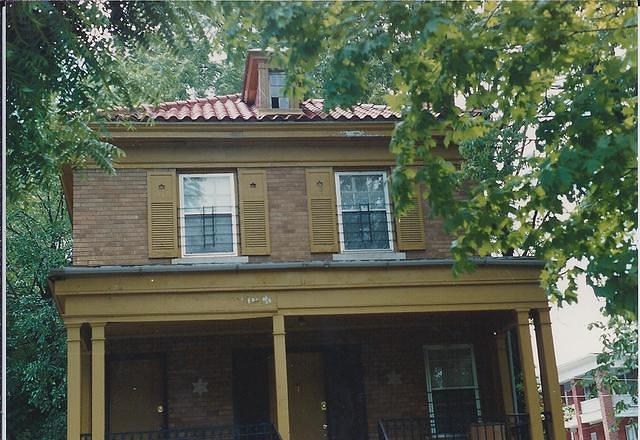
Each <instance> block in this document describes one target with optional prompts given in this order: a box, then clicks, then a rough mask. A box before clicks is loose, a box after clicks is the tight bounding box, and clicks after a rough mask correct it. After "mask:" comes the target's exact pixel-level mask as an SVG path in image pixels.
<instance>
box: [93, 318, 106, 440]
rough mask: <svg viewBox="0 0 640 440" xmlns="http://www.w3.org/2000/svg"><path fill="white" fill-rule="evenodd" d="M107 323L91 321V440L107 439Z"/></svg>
mask: <svg viewBox="0 0 640 440" xmlns="http://www.w3.org/2000/svg"><path fill="white" fill-rule="evenodd" d="M105 325H106V324H105V323H104V322H93V323H91V440H105V433H106V430H107V429H106V424H105V412H106V411H105V400H106V399H105V398H106V393H105V349H104V346H105V331H104V330H105Z"/></svg>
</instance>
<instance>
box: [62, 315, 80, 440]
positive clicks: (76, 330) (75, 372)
mask: <svg viewBox="0 0 640 440" xmlns="http://www.w3.org/2000/svg"><path fill="white" fill-rule="evenodd" d="M80 326H81V324H70V323H65V327H66V328H67V440H78V439H79V438H80V434H81V432H80V428H81V420H82V410H81V408H82V406H81V405H82V387H81V381H82V357H81V352H80V350H81V346H80Z"/></svg>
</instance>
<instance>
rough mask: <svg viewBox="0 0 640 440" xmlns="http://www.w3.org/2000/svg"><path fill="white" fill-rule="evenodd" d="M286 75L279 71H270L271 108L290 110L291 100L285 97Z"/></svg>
mask: <svg viewBox="0 0 640 440" xmlns="http://www.w3.org/2000/svg"><path fill="white" fill-rule="evenodd" d="M285 83H286V75H285V73H284V72H282V71H279V70H270V71H269V96H270V97H271V108H289V98H287V97H286V96H285V93H284V86H285Z"/></svg>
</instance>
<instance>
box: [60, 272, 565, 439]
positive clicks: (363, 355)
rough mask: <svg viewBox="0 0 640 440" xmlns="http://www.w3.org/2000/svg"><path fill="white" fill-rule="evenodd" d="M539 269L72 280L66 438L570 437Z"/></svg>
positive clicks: (67, 305)
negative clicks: (539, 384)
mask: <svg viewBox="0 0 640 440" xmlns="http://www.w3.org/2000/svg"><path fill="white" fill-rule="evenodd" d="M537 267H538V263H536V262H531V261H510V260H507V261H488V262H486V263H483V264H481V266H480V267H479V269H478V270H477V271H476V272H475V273H473V274H468V275H464V276H461V277H460V278H453V277H452V275H451V267H450V262H448V261H429V260H424V261H423V260H414V261H410V262H409V261H406V262H405V261H400V262H364V263H358V262H344V263H338V262H333V263H331V262H329V263H327V262H322V263H320V262H318V263H286V264H281V265H279V264H274V263H270V264H244V265H232V266H224V265H212V264H203V265H190V266H183V267H176V266H152V267H147V266H145V267H131V268H129V267H113V268H111V267H100V268H69V269H65V270H63V271H61V272H60V273H59V274H54V275H53V276H52V286H53V289H54V294H55V298H56V301H57V302H58V306H59V309H60V313H61V315H62V316H63V319H64V321H65V325H66V326H67V330H68V353H69V356H68V362H69V364H68V407H69V409H68V440H77V439H78V438H80V437H81V435H83V434H89V433H91V439H92V440H104V439H105V438H108V439H110V440H111V439H118V440H125V439H128V438H131V439H134V438H140V439H143V440H146V439H147V438H149V439H152V438H170V439H171V438H175V439H179V438H184V439H189V438H204V439H206V438H220V439H224V438H225V437H224V436H225V435H226V436H227V437H229V436H231V438H234V439H235V438H242V436H243V435H244V434H243V432H244V431H243V430H244V429H245V428H246V429H251V427H255V426H274V427H275V430H274V431H271V430H269V429H267V431H268V432H261V433H255V432H254V433H247V435H248V436H250V438H255V439H256V440H261V439H263V438H268V436H271V435H279V436H280V438H282V440H290V439H292V440H315V439H331V440H342V439H344V440H347V439H348V440H366V439H371V440H373V439H376V438H379V439H381V440H395V439H398V440H404V439H413V438H422V439H426V438H450V439H453V438H455V439H468V440H480V439H501V440H502V439H505V440H507V439H508V440H516V439H517V440H520V439H523V440H524V439H529V440H539V439H543V438H544V435H545V434H544V431H545V428H544V427H543V426H544V425H543V420H545V421H546V423H547V424H549V426H550V427H551V428H550V429H548V433H549V438H550V439H552V440H560V439H563V438H564V429H563V426H562V425H563V423H562V422H563V421H562V412H561V402H560V396H559V386H558V384H557V374H556V370H555V356H554V354H553V345H552V338H551V327H550V322H549V314H548V305H547V301H546V296H545V293H544V291H542V290H541V289H540V288H539V286H538V280H537V274H538V268H537ZM530 320H531V321H532V322H533V323H534V324H535V333H536V339H537V344H535V345H532V343H531V338H530ZM534 352H537V354H538V357H539V360H540V365H541V367H542V368H541V373H542V376H541V379H542V391H543V395H544V398H543V399H542V402H543V403H542V404H541V402H540V399H539V396H538V392H537V387H536V378H535V373H534V362H533V359H534ZM152 364H153V365H155V366H152ZM153 371H155V373H154V372H153ZM132 378H133V379H136V378H143V379H145V380H147V381H148V382H149V383H147V384H146V385H141V384H140V383H131V382H130V381H131V380H133V379H132ZM153 378H155V379H153ZM127 381H129V382H127ZM153 384H156V385H153ZM157 384H161V386H157ZM114 387H115V388H114ZM145 387H146V388H145ZM142 388H145V389H147V390H148V392H144V393H142V392H138V391H140V390H141V389H142ZM154 393H155V394H154ZM150 395H155V396H156V397H154V398H153V399H150V398H148V396H150ZM138 396H147V398H146V399H147V400H146V401H145V400H144V399H142V400H139V397H138ZM159 396H160V397H159ZM163 396H164V397H163ZM541 405H542V406H541ZM143 407H148V408H150V409H151V410H149V411H147V412H146V413H145V414H146V416H145V417H143V416H142V414H143V413H142V412H141V408H143ZM542 411H544V412H546V413H548V415H547V416H546V417H543V416H542V415H541V412H542ZM398 420H405V421H406V420H411V422H409V423H407V422H399V421H398ZM264 424H266V425H264ZM409 427H411V429H409ZM207 429H209V430H211V432H209V431H206V430H207ZM203 430H204V431H203ZM409 431H411V432H413V434H410V433H409ZM134 432H144V434H139V436H138V437H135V436H134V435H138V434H124V433H134ZM274 432H277V434H275V433H274ZM126 435H129V437H126ZM140 435H142V437H140ZM216 435H217V436H218V437H215V436H216ZM118 436H119V437H118ZM144 436H147V437H144ZM207 436H209V437H207ZM265 436H267V437H265ZM85 438H87V437H85Z"/></svg>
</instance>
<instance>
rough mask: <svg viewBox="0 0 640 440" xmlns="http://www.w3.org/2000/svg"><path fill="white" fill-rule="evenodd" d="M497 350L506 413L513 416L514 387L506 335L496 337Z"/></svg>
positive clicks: (501, 334)
mask: <svg viewBox="0 0 640 440" xmlns="http://www.w3.org/2000/svg"><path fill="white" fill-rule="evenodd" d="M496 350H497V355H498V370H499V372H500V382H501V385H502V386H501V388H502V403H503V408H504V413H505V414H512V413H513V412H514V407H513V387H512V386H511V369H510V368H509V352H508V350H507V335H506V333H500V334H498V335H496Z"/></svg>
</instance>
